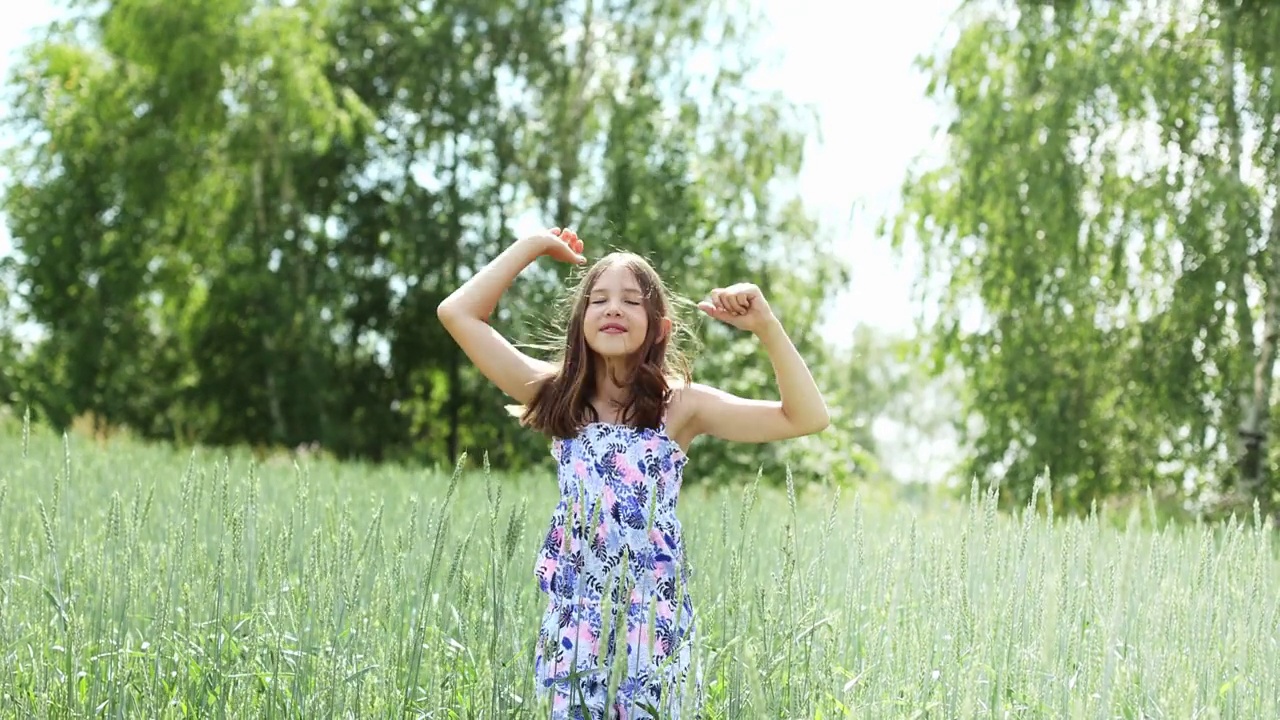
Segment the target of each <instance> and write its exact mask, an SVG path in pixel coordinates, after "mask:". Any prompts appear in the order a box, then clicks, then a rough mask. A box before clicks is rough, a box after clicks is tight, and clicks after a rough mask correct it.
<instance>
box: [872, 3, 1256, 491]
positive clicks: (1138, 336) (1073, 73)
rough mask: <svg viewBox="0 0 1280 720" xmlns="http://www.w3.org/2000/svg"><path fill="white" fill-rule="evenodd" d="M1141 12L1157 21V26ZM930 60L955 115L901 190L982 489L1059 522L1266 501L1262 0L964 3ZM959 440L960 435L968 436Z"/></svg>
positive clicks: (907, 231) (904, 234)
mask: <svg viewBox="0 0 1280 720" xmlns="http://www.w3.org/2000/svg"><path fill="white" fill-rule="evenodd" d="M1148 10H1150V12H1148ZM961 12H962V14H961V15H960V16H959V17H960V19H961V22H962V30H961V33H960V36H959V39H958V40H957V42H956V44H955V45H954V47H951V48H949V49H947V50H946V51H944V52H942V53H940V54H939V56H938V57H936V58H932V59H928V60H925V61H924V63H923V65H924V67H925V68H926V69H927V70H928V71H929V72H930V73H931V75H932V80H931V83H930V89H929V92H930V94H931V95H932V96H934V97H937V98H940V99H941V98H945V99H946V102H947V103H948V104H949V105H950V107H951V109H952V110H953V119H952V121H951V123H950V124H949V126H948V128H947V136H948V140H949V147H948V149H947V154H946V159H945V161H944V162H943V163H942V164H941V165H940V166H938V167H934V168H929V169H924V170H922V171H919V172H916V173H913V174H912V175H911V176H910V177H909V178H908V180H907V181H906V182H905V183H904V185H903V196H904V210H903V212H902V213H901V214H900V215H899V216H898V217H896V218H895V219H893V222H892V227H891V233H892V240H893V242H894V243H895V244H896V245H897V246H899V247H901V246H902V245H903V244H904V243H906V242H911V241H916V242H919V243H921V244H922V246H923V250H924V256H925V257H926V258H927V259H928V262H929V265H928V267H927V269H926V275H927V278H928V279H929V280H932V279H944V280H945V282H944V283H943V284H942V290H941V291H940V293H939V294H938V295H937V296H936V297H934V296H932V295H929V294H922V297H924V298H930V299H935V300H936V301H937V302H938V303H939V305H940V308H941V312H940V315H939V319H938V321H937V323H936V324H935V325H934V326H933V331H934V332H933V336H934V339H935V340H936V341H937V351H938V356H937V360H938V365H939V367H942V366H944V365H946V364H955V365H957V366H958V367H960V368H962V369H963V371H964V374H965V376H966V380H967V382H968V383H969V385H970V400H969V403H968V407H969V409H970V410H972V411H973V412H974V413H976V414H977V415H978V416H979V417H980V418H981V421H982V422H981V423H980V427H979V428H978V430H977V431H976V433H975V434H973V435H972V436H971V437H969V438H968V439H969V440H971V442H972V447H973V454H972V456H971V458H970V463H969V469H970V470H971V471H972V472H973V473H977V474H980V475H986V474H989V473H994V474H996V475H997V476H998V477H999V478H1000V479H1002V480H1003V482H1004V483H1005V485H1006V486H1007V487H1008V488H1009V489H1010V490H1011V491H1012V493H1011V495H1010V497H1011V498H1012V499H1013V500H1015V501H1018V502H1021V501H1025V500H1026V499H1027V498H1028V497H1029V495H1030V493H1031V489H1032V487H1033V485H1034V483H1035V482H1036V480H1035V479H1036V477H1037V476H1038V475H1039V474H1040V473H1041V472H1042V471H1043V470H1046V469H1047V470H1049V471H1050V472H1051V473H1052V477H1053V482H1054V491H1055V498H1056V500H1057V502H1058V503H1059V505H1058V506H1059V507H1064V506H1069V507H1075V508H1081V509H1082V508H1086V507H1087V506H1088V504H1089V503H1090V502H1092V501H1094V500H1099V499H1102V498H1105V497H1106V496H1107V495H1109V494H1112V493H1124V492H1131V491H1136V490H1140V489H1142V488H1144V487H1146V486H1148V485H1150V486H1152V487H1154V488H1155V489H1156V490H1157V491H1159V492H1160V493H1161V494H1166V495H1170V496H1175V497H1190V498H1192V499H1200V500H1211V499H1213V498H1215V497H1218V496H1220V495H1221V494H1222V493H1224V492H1235V493H1239V494H1242V495H1243V496H1244V498H1245V499H1246V500H1252V499H1257V500H1259V501H1261V502H1262V503H1263V504H1264V505H1267V504H1270V503H1271V502H1272V501H1273V499H1274V498H1275V493H1276V491H1277V488H1278V487H1280V486H1278V485H1277V483H1276V480H1275V477H1276V475H1275V472H1274V459H1272V460H1271V461H1269V462H1268V461H1263V460H1262V458H1265V457H1267V454H1266V453H1267V450H1266V448H1267V445H1266V440H1267V439H1268V438H1269V437H1270V429H1269V412H1270V407H1271V403H1272V401H1273V398H1272V384H1271V378H1272V376H1273V374H1274V363H1275V344H1276V339H1277V336H1276V330H1277V329H1280V276H1277V272H1280V217H1277V213H1278V212H1280V211H1278V210H1277V209H1276V208H1277V203H1276V192H1277V188H1280V156H1278V154H1277V152H1276V150H1277V135H1276V133H1277V130H1276V129H1277V126H1278V125H1277V124H1278V123H1280V95H1278V94H1277V93H1276V90H1275V85H1274V84H1275V75H1276V74H1275V66H1276V59H1277V50H1276V49H1275V44H1274V38H1276V37H1280V12H1277V11H1276V9H1275V8H1273V7H1270V6H1269V5H1264V4H1258V3H1249V4H1245V3H1240V2H1235V3H1230V2H1228V3H1212V2H1203V3H1202V2H1192V1H1190V0H1185V1H1183V2H1170V3H1164V4H1160V5H1156V6H1150V7H1147V8H1144V10H1143V11H1142V12H1141V13H1139V12H1136V11H1134V10H1133V9H1132V8H1131V6H1130V5H1129V4H1126V3H1115V2H1104V1H1102V0H1097V1H1095V2H1077V3H1055V4H1052V5H1049V4H1042V3H1029V2H1028V3H1021V4H1018V5H1017V6H1015V7H1009V6H1004V5H996V4H993V3H983V2H978V1H977V0H974V1H971V2H965V3H964V4H963V7H962V11H961ZM962 432H963V429H962Z"/></svg>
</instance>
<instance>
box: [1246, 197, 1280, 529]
mask: <svg viewBox="0 0 1280 720" xmlns="http://www.w3.org/2000/svg"><path fill="white" fill-rule="evenodd" d="M1277 180H1278V181H1280V178H1278V179H1277ZM1277 186H1280V182H1278V183H1277ZM1263 261H1264V263H1265V268H1266V287H1267V305H1266V309H1265V311H1264V314H1263V333H1262V345H1261V346H1260V347H1259V351H1258V361H1257V364H1256V365H1255V366H1254V371H1253V400H1252V403H1251V406H1250V408H1249V414H1248V415H1247V416H1246V417H1245V424H1244V427H1243V428H1242V429H1241V434H1242V435H1244V436H1245V439H1246V442H1245V447H1246V450H1247V452H1246V453H1245V456H1244V459H1243V463H1242V467H1241V480H1242V483H1243V485H1244V490H1245V491H1247V492H1248V493H1249V495H1250V496H1252V497H1253V498H1255V499H1257V500H1259V501H1260V503H1261V504H1262V507H1263V508H1264V509H1265V510H1267V511H1268V512H1269V511H1270V505H1271V492H1270V485H1271V483H1270V477H1269V475H1270V473H1268V472H1267V440H1268V435H1269V434H1270V422H1271V388H1272V385H1273V381H1274V373H1275V364H1276V342H1277V339H1280V200H1277V202H1276V205H1275V207H1273V208H1272V210H1271V232H1270V235H1269V236H1268V238H1267V246H1266V252H1265V254H1264V255H1263Z"/></svg>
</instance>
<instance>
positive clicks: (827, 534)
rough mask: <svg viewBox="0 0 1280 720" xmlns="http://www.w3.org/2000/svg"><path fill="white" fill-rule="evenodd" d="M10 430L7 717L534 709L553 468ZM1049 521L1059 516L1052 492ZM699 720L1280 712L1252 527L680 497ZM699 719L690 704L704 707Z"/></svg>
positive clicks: (0, 471)
mask: <svg viewBox="0 0 1280 720" xmlns="http://www.w3.org/2000/svg"><path fill="white" fill-rule="evenodd" d="M475 465H477V463H474V462H471V463H469V464H468V466H467V467H466V468H463V469H459V470H458V471H456V472H453V473H448V472H444V473H435V472H427V471H409V470H403V469H389V468H383V469H378V468H371V467H362V466H357V465H344V464H337V463H331V462H324V461H317V462H306V463H300V464H298V465H293V464H291V463H287V462H278V463H273V462H268V463H264V464H262V465H255V464H254V463H252V462H251V461H250V460H249V459H248V458H247V457H246V456H242V455H233V456H231V457H225V456H222V455H218V454H215V453H210V452H195V453H192V454H190V455H186V454H176V453H174V452H172V451H167V450H164V449H160V448H156V447H149V446H144V445H140V444H134V443H129V442H119V443H113V444H111V445H110V446H108V447H106V448H100V447H98V446H96V445H95V444H93V443H90V442H88V441H83V440H80V439H78V438H72V439H71V440H64V439H62V438H59V437H55V436H53V435H51V434H46V433H42V432H39V431H36V432H33V433H32V434H31V436H30V437H27V434H26V432H25V431H21V432H18V431H15V432H10V433H9V434H8V435H4V436H0V696H2V697H0V714H3V715H4V716H6V717H22V718H27V717H90V716H92V717H107V718H110V717H149V718H150V717H159V718H169V717H189V716H199V717H211V718H223V717H254V718H259V717H261V718H273V717H306V718H312V717H391V716H395V717H406V716H407V717H422V718H428V717H429V718H537V717H547V716H548V709H547V708H546V707H543V706H539V705H538V704H537V703H536V701H535V693H534V688H533V684H532V658H533V643H534V641H535V638H536V630H537V625H538V621H539V619H540V615H541V612H542V609H543V598H542V597H541V596H540V595H539V594H538V593H537V592H536V591H535V585H534V581H533V576H532V566H533V558H534V550H535V548H536V547H537V544H538V543H539V542H540V541H541V538H542V534H543V532H544V531H545V523H546V519H547V515H548V513H549V512H550V509H551V507H552V505H553V504H554V503H555V500H556V498H555V492H556V483H555V480H554V475H553V471H552V469H551V468H550V467H549V468H548V469H547V471H546V472H545V473H542V474H536V475H530V476H523V477H514V478H506V477H499V476H497V475H495V474H492V473H486V472H485V470H484V469H483V467H474V466H475ZM1042 505H1043V503H1042ZM680 512H681V519H682V522H683V524H684V528H685V532H686V540H687V542H688V548H689V554H690V559H691V561H692V563H693V577H692V580H691V583H692V587H691V590H692V592H693V593H694V599H695V601H696V604H697V605H696V606H697V610H698V612H699V614H700V619H699V627H700V635H699V645H698V647H697V653H696V655H697V661H698V662H699V663H700V664H701V667H702V674H703V676H704V679H705V683H706V707H705V708H704V715H703V716H704V717H707V718H831V717H857V718H881V717H891V718H908V717H929V718H970V717H1000V718H1007V717H1023V718H1032V717H1034V718H1040V717H1046V718H1047V717H1052V718H1100V717H1131V718H1139V717H1144V718H1162V717H1167V718H1199V717H1224V718H1276V717H1280V660H1277V658H1278V657H1280V630H1278V629H1277V627H1278V625H1280V611H1278V601H1277V597H1278V596H1280V592H1278V590H1280V561H1278V560H1277V557H1276V551H1275V548H1274V540H1273V539H1272V532H1271V530H1270V528H1269V527H1268V526H1266V525H1265V524H1263V523H1262V522H1260V521H1258V520H1257V519H1256V518H1249V519H1247V521H1245V522H1232V523H1230V524H1228V525H1225V526H1222V527H1218V528H1211V527H1206V526H1194V527H1187V528H1182V529H1178V528H1164V529H1162V530H1160V531H1158V532H1152V531H1150V530H1146V529H1143V528H1142V527H1141V525H1142V524H1141V523H1138V522H1136V521H1135V522H1133V523H1130V524H1129V525H1128V526H1127V527H1126V526H1124V525H1120V526H1118V527H1116V526H1113V525H1112V524H1111V523H1108V522H1104V521H1103V519H1102V518H1099V517H1097V516H1091V517H1089V518H1087V519H1070V520H1063V519H1058V520H1056V521H1053V520H1052V519H1051V516H1052V511H1051V509H1047V508H1044V507H1040V508H1039V512H1038V513H1022V514H1019V515H1018V516H1015V517H1009V516H1004V515H1000V514H998V513H997V512H996V510H995V502H994V497H993V496H992V495H991V494H990V493H987V492H983V491H982V490H981V489H979V488H978V487H976V486H975V488H974V490H973V494H972V497H971V498H970V501H969V502H968V503H967V504H965V505H964V506H963V507H962V508H960V509H957V510H950V511H945V512H937V513H933V512H930V513H924V512H919V511H912V510H908V509H906V508H901V507H898V508H895V507H880V506H874V507H873V506H866V507H864V506H862V505H861V504H860V501H859V499H858V497H856V496H855V495H854V494H853V493H850V492H848V491H846V492H844V493H840V492H839V491H837V490H835V489H830V488H816V489H813V490H810V491H807V492H800V491H797V490H795V489H792V490H791V491H789V492H781V491H776V490H772V489H769V488H767V487H764V486H761V485H760V484H758V483H750V482H749V483H744V485H743V486H742V487H739V488H734V489H731V490H717V491H706V490H702V489H699V488H696V487H693V486H691V487H689V488H686V494H685V495H684V496H683V498H682V500H681V511H680ZM692 716H693V715H692V714H691V713H690V714H688V715H686V717H692Z"/></svg>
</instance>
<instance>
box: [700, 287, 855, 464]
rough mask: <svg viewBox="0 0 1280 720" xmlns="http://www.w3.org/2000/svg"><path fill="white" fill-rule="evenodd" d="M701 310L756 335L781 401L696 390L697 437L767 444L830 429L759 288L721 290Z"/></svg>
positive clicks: (808, 377) (702, 387)
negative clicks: (766, 356)
mask: <svg viewBox="0 0 1280 720" xmlns="http://www.w3.org/2000/svg"><path fill="white" fill-rule="evenodd" d="M699 307H700V308H702V310H703V311H704V312H706V313H707V314H708V315H710V316H711V317H713V318H716V319H717V320H722V321H724V322H726V323H729V324H730V325H733V326H734V327H737V328H739V329H742V330H749V331H751V332H754V333H755V334H756V337H758V338H759V339H760V342H761V344H762V345H763V346H764V349H765V352H766V353H768V355H769V360H770V362H771V363H772V364H773V371H774V375H775V377H776V379H777V383H778V396H779V397H780V398H781V399H780V400H755V399H747V398H741V397H738V396H737V395H734V394H732V393H729V392H725V391H723V390H719V389H716V388H712V387H708V386H706V385H692V386H690V388H689V390H690V391H691V392H689V393H688V398H687V402H689V403H690V405H691V407H690V408H689V410H690V413H689V416H690V418H691V420H692V425H693V430H694V434H700V435H701V434H705V435H710V436H712V437H717V438H720V439H722V440H728V441H731V442H751V443H765V442H773V441H776V440H787V439H789V438H795V437H800V436H802V435H811V434H813V433H817V432H820V431H822V430H824V429H826V427H827V426H828V425H829V424H830V422H831V417H830V415H829V413H828V412H827V405H826V402H825V401H824V400H823V399H822V393H821V392H820V391H819V390H818V385H817V383H815V382H814V380H813V375H812V373H810V372H809V367H808V365H806V364H805V362H804V358H802V357H800V353H799V351H797V350H796V347H795V344H793V343H792V342H791V338H790V337H788V335H787V332H786V330H785V329H784V328H783V327H782V323H781V322H779V321H778V318H777V317H776V316H775V315H774V314H773V311H772V310H771V309H770V308H769V304H768V302H766V301H765V299H764V295H763V294H761V293H760V290H759V288H757V287H756V286H754V285H750V284H745V283H744V284H741V285H734V286H732V287H730V288H727V289H724V290H719V289H717V290H715V291H714V292H712V297H711V300H709V301H704V302H702V303H700V304H699Z"/></svg>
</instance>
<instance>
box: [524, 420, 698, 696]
mask: <svg viewBox="0 0 1280 720" xmlns="http://www.w3.org/2000/svg"><path fill="white" fill-rule="evenodd" d="M551 454H552V457H554V458H555V459H556V461H557V467H558V470H557V476H558V480H559V485H560V502H559V503H558V504H557V505H556V507H555V509H554V511H553V512H552V518H551V525H550V528H549V529H548V531H547V534H546V537H545V539H544V541H543V543H542V547H541V549H540V550H539V551H538V557H537V561H536V563H535V566H534V575H535V577H536V578H537V582H538V588H539V589H540V590H541V591H542V592H544V593H546V594H547V596H548V603H547V607H546V612H545V614H544V615H543V619H542V625H541V628H540V631H539V633H538V642H537V648H536V651H535V656H534V672H535V681H536V684H537V692H538V695H539V696H540V697H541V698H545V697H546V695H547V694H548V693H551V694H552V703H551V705H552V718H553V720H569V719H571V718H584V719H588V718H589V719H591V720H595V719H597V718H601V719H603V718H619V720H623V719H625V720H634V719H635V718H651V717H659V716H660V717H662V718H679V717H680V715H679V713H680V709H681V705H682V704H683V703H684V702H685V697H686V693H687V690H688V689H689V688H687V687H686V683H688V682H689V681H690V678H689V664H690V649H691V648H690V646H691V644H692V641H693V632H694V617H693V603H692V601H691V600H690V597H689V594H688V591H687V583H688V578H689V570H688V567H687V566H686V564H685V558H684V545H683V540H682V538H681V529H680V521H679V520H678V519H677V518H676V502H677V500H678V498H679V495H680V485H681V481H682V477H683V476H682V472H683V469H684V465H685V462H686V457H685V454H684V452H683V451H682V450H681V449H680V446H679V445H678V444H677V443H676V442H675V441H673V440H672V439H671V438H670V437H669V436H667V434H666V432H665V426H664V427H663V428H659V429H658V430H653V429H648V428H634V427H631V426H628V425H621V424H614V423H600V422H597V423H591V424H589V425H587V426H586V427H584V428H583V429H582V431H581V432H580V433H579V434H578V435H577V436H576V437H572V438H563V439H561V438H557V439H555V440H554V441H553V442H552V445H551ZM620 644H621V645H623V646H624V647H622V648H620V647H619V645H620ZM693 682H694V683H695V684H696V685H700V684H701V683H700V682H698V678H697V677H696V676H695V677H694V679H693ZM697 689H698V688H696V687H695V688H694V690H697ZM606 710H608V713H607V714H606Z"/></svg>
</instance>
